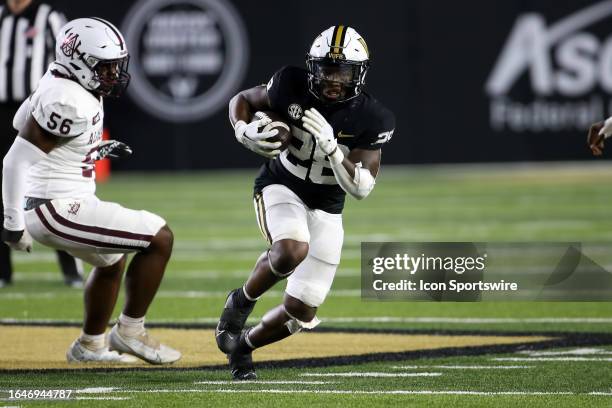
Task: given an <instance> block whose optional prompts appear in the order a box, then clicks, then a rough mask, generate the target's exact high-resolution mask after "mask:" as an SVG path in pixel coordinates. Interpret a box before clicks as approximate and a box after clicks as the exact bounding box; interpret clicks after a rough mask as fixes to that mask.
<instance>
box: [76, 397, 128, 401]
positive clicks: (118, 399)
mask: <svg viewBox="0 0 612 408" xmlns="http://www.w3.org/2000/svg"><path fill="white" fill-rule="evenodd" d="M75 399H77V400H102V401H125V400H131V399H132V398H131V397H76V398H75Z"/></svg>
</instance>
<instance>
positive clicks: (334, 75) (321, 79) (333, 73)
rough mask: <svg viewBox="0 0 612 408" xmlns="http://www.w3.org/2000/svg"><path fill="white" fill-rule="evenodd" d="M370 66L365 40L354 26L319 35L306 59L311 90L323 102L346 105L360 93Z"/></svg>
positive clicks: (334, 27)
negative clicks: (346, 102) (343, 103)
mask: <svg viewBox="0 0 612 408" xmlns="http://www.w3.org/2000/svg"><path fill="white" fill-rule="evenodd" d="M369 65H370V53H369V51H368V46H367V45H366V42H365V40H364V39H363V37H362V36H361V35H359V33H357V31H355V30H354V29H353V28H351V27H348V26H344V25H337V26H332V27H330V28H328V29H327V30H325V31H323V32H322V33H321V34H319V36H318V37H317V38H316V39H315V40H314V42H313V43H312V46H311V47H310V51H309V52H308V54H307V56H306V66H307V68H308V89H309V90H310V92H311V93H312V94H313V95H314V96H316V97H317V98H318V99H320V100H321V101H323V102H324V103H337V102H345V101H347V100H349V99H351V98H354V97H356V96H357V95H359V94H360V93H361V87H362V86H363V84H364V83H365V76H366V73H367V72H368V67H369Z"/></svg>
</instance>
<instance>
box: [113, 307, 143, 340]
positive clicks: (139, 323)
mask: <svg viewBox="0 0 612 408" xmlns="http://www.w3.org/2000/svg"><path fill="white" fill-rule="evenodd" d="M144 321H145V318H144V316H142V317H130V316H126V315H124V314H123V313H121V314H120V315H119V323H120V324H119V328H120V330H121V334H124V335H126V336H130V337H134V336H138V335H139V334H140V333H142V332H143V331H144V329H145V328H144Z"/></svg>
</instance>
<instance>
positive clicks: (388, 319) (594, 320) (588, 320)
mask: <svg viewBox="0 0 612 408" xmlns="http://www.w3.org/2000/svg"><path fill="white" fill-rule="evenodd" d="M74 293H76V294H78V295H79V296H82V295H80V293H81V292H80V291H74ZM218 293H221V292H218ZM266 293H271V294H273V295H279V294H281V293H282V292H280V291H271V292H266ZM71 296H72V295H71ZM226 296H227V292H223V297H224V298H225V297H226ZM1 299H2V295H1V294H0V300H1ZM255 320H257V321H258V320H259V318H256V317H252V318H249V321H255ZM322 320H324V321H325V322H326V323H449V324H504V323H521V324H541V323H560V324H561V323H563V324H564V323H568V324H570V323H571V324H610V323H612V318H606V317H601V318H600V317H584V318H576V319H574V318H565V317H559V318H557V317H545V318H476V317H470V318H446V317H392V316H378V317H377V316H373V317H325V316H323V318H322ZM65 322H70V323H75V322H76V323H80V322H81V320H70V319H14V318H3V319H0V324H14V323H26V324H27V323H65ZM152 322H154V323H168V322H170V323H218V322H219V317H218V316H217V317H199V318H194V319H180V318H177V319H155V320H152Z"/></svg>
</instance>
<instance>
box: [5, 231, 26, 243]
mask: <svg viewBox="0 0 612 408" xmlns="http://www.w3.org/2000/svg"><path fill="white" fill-rule="evenodd" d="M22 236H23V230H21V231H9V230H7V229H4V228H3V229H2V242H19V240H20V239H21V237H22Z"/></svg>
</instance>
